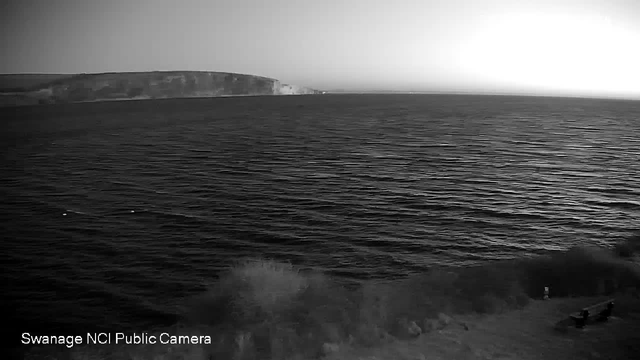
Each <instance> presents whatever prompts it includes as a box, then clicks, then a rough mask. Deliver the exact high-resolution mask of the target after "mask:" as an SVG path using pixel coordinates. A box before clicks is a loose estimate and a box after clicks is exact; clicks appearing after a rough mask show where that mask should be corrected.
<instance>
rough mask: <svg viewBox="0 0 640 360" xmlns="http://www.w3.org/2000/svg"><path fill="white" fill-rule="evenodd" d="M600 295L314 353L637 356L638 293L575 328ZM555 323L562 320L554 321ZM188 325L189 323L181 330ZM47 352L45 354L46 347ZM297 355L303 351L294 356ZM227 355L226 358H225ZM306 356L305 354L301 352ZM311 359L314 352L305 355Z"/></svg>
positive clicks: (363, 359) (134, 349)
mask: <svg viewBox="0 0 640 360" xmlns="http://www.w3.org/2000/svg"><path fill="white" fill-rule="evenodd" d="M603 299H604V297H589V298H586V297H581V298H561V299H550V300H547V301H542V300H536V301H532V302H531V303H530V304H529V305H527V306H526V307H524V308H523V309H519V310H511V311H507V312H504V313H501V314H493V315H466V316H456V317H451V316H448V315H446V314H440V315H439V316H438V318H437V319H431V320H428V321H426V322H425V323H423V324H422V325H418V324H416V323H415V322H411V323H408V324H406V325H407V328H406V331H405V333H404V334H403V335H401V336H397V337H393V336H387V337H385V338H381V339H376V340H375V341H372V344H371V345H370V346H363V345H362V344H356V343H354V342H352V343H349V342H348V341H347V342H343V343H325V344H324V345H323V346H322V349H321V350H320V351H319V352H318V354H317V356H315V357H312V358H314V359H326V360H356V359H357V360H404V359H407V360H408V359H417V360H422V359H434V360H439V359H442V360H445V359H446V360H458V359H460V360H462V359H465V360H471V359H483V360H484V359H487V360H488V359H493V360H497V359H502V360H507V359H513V360H542V359H581V360H590V359H620V360H623V359H625V360H630V359H639V358H640V299H639V298H638V296H637V294H636V295H634V296H631V295H622V296H617V297H616V307H615V309H614V312H613V316H612V317H611V318H610V319H609V321H607V322H601V323H594V324H591V325H588V326H587V327H585V328H583V329H577V328H575V327H574V326H573V325H572V324H570V323H569V322H567V321H563V320H565V319H567V316H568V314H570V313H572V312H575V311H576V310H577V309H580V308H582V307H584V306H587V305H591V304H594V303H597V302H600V301H602V300H603ZM558 323H560V324H559V325H558ZM181 332H185V333H186V330H181ZM250 341H251V339H249V338H245V337H243V336H242V335H238V336H237V337H236V339H235V343H236V351H235V353H234V354H233V356H232V358H233V359H252V358H254V357H255V355H256V354H249V353H244V352H243V343H245V342H250ZM51 350H52V349H51V348H44V347H43V348H40V349H33V351H31V352H30V354H29V355H27V357H26V359H42V358H45V357H46V358H48V359H68V358H71V359H111V358H114V359H115V358H117V359H120V358H122V359H140V360H142V359H185V360H186V359H198V360H201V359H209V358H210V357H209V355H208V351H207V349H206V347H202V346H195V345H154V346H149V345H146V346H135V345H129V346H120V347H94V348H77V349H76V348H74V349H70V350H62V349H57V351H54V352H53V353H52V352H51ZM45 354H46V355H45ZM294 358H295V359H303V358H298V357H294ZM230 359H231V358H230ZM304 359H307V358H304ZM309 359H311V358H309Z"/></svg>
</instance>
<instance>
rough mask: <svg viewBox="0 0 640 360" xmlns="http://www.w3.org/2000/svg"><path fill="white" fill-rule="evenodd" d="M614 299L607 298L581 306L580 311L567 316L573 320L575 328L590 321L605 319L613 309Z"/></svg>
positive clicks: (581, 326)
mask: <svg viewBox="0 0 640 360" xmlns="http://www.w3.org/2000/svg"><path fill="white" fill-rule="evenodd" d="M614 303H615V299H609V300H607V301H603V302H601V303H597V304H595V305H591V306H589V307H585V308H582V309H581V310H580V311H578V312H575V313H573V314H571V315H569V318H571V320H573V322H574V323H575V325H576V327H577V328H583V327H584V326H585V325H587V324H588V323H589V322H591V321H594V320H595V321H607V320H608V319H609V316H611V312H612V311H613V305H614Z"/></svg>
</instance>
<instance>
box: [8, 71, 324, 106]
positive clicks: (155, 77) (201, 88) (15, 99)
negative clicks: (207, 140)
mask: <svg viewBox="0 0 640 360" xmlns="http://www.w3.org/2000/svg"><path fill="white" fill-rule="evenodd" d="M319 93H320V92H319V91H316V90H313V89H309V88H305V87H300V86H295V85H288V84H282V83H280V81H278V80H276V79H272V78H267V77H262V76H254V75H245V74H235V73H223V72H205V71H154V72H119V73H117V72H114V73H100V74H72V75H49V74H16V75H0V106H2V105H4V106H11V105H14V106H15V105H33V104H49V103H68V102H85V101H105V100H127V99H128V100H135V99H160V98H176V97H216V96H246V95H298V94H319Z"/></svg>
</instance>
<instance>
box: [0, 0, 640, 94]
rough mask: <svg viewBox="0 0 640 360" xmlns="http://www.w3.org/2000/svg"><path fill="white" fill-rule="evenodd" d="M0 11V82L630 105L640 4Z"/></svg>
mask: <svg viewBox="0 0 640 360" xmlns="http://www.w3.org/2000/svg"><path fill="white" fill-rule="evenodd" d="M0 3H1V4H2V5H0V7H1V8H0V13H1V14H2V15H0V16H2V18H1V19H0V26H1V27H2V30H1V32H0V44H1V45H2V57H1V58H0V59H1V60H0V73H33V72H37V73H79V72H88V73H89V72H105V71H148V70H209V71H229V72H239V73H248V74H256V75H263V76H268V77H274V78H277V79H280V80H282V81H283V82H286V83H293V84H298V85H304V86H311V87H315V88H318V89H337V88H342V89H349V90H364V89H389V90H416V91H419V90H426V91H429V90H445V91H498V92H509V91H518V92H533V93H548V94H554V93H566V94H576V95H581V94H588V95H614V96H637V97H640V0H628V1H624V0H599V1H591V0H582V1H581V0H553V1H551V0H550V1H546V0H541V1H536V0H530V1H517V0H476V1H474V0H468V1H465V0H390V1H388V0H228V1H216V0H209V1H205V0H180V1H164V0H122V1H121V0H77V1H75V0H74V1H71V0H69V1H66V0H49V1H46V0H44V1H35V0H22V1H6V0H5V1H2V2H0Z"/></svg>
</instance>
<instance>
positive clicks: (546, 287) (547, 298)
mask: <svg viewBox="0 0 640 360" xmlns="http://www.w3.org/2000/svg"><path fill="white" fill-rule="evenodd" d="M543 299H544V300H549V287H548V286H545V287H544V298H543Z"/></svg>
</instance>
